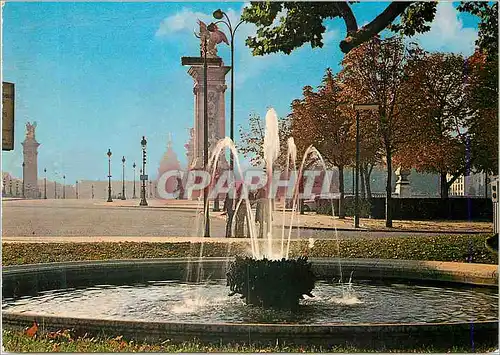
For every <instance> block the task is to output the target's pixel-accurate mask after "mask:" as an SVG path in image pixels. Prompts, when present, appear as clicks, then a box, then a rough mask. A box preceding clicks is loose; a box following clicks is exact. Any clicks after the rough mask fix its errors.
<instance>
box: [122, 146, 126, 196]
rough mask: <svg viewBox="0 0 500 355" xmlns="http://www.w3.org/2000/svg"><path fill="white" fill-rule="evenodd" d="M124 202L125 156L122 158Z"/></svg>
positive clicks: (123, 193)
mask: <svg viewBox="0 0 500 355" xmlns="http://www.w3.org/2000/svg"><path fill="white" fill-rule="evenodd" d="M122 200H126V198H125V156H123V158H122Z"/></svg>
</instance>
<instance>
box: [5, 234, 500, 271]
mask: <svg viewBox="0 0 500 355" xmlns="http://www.w3.org/2000/svg"><path fill="white" fill-rule="evenodd" d="M488 236H489V235H487V234H484V235H477V234H476V235H456V234H455V235H435V236H412V237H407V236H405V237H400V236H394V235H390V236H389V237H386V238H380V237H379V238H346V239H340V241H339V246H340V256H341V257H344V258H380V259H401V260H434V261H454V262H473V263H483V264H498V255H496V254H494V253H492V252H491V251H489V250H488V249H487V248H486V246H485V241H486V239H487V238H488ZM200 248H201V244H200V243H190V242H182V243H172V242H170V243H148V242H141V243H139V242H120V243H110V242H96V243H3V245H2V265H3V266H8V265H22V264H38V263H50V262H64V261H80V260H107V259H152V258H169V257H187V256H195V257H197V256H199V255H200ZM248 250H249V247H248V243H247V242H236V243H231V244H230V245H229V243H204V246H203V255H204V256H207V257H210V256H235V255H244V254H245V253H247V252H248ZM290 252H291V256H293V257H297V256H300V255H308V256H309V257H336V256H339V254H338V248H337V242H336V241H333V240H315V242H314V246H313V247H310V245H309V241H307V240H301V241H293V242H292V243H291V247H290Z"/></svg>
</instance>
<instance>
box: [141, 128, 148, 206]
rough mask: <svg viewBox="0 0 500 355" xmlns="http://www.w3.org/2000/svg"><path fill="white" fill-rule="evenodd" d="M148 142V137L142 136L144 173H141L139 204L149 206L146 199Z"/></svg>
mask: <svg viewBox="0 0 500 355" xmlns="http://www.w3.org/2000/svg"><path fill="white" fill-rule="evenodd" d="M147 144H148V142H147V141H146V137H144V136H142V140H141V147H142V173H141V180H142V191H141V202H140V203H139V206H147V205H148V201H147V200H146V180H147V178H148V176H147V175H146V147H147Z"/></svg>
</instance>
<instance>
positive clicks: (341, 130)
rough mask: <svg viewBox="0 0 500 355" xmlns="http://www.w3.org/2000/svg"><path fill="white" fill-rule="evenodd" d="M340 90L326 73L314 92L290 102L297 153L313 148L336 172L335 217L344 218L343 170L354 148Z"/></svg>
mask: <svg viewBox="0 0 500 355" xmlns="http://www.w3.org/2000/svg"><path fill="white" fill-rule="evenodd" d="M346 105H347V102H346V101H345V96H344V92H343V90H342V86H341V84H340V82H339V81H338V79H337V77H336V76H335V75H334V74H333V73H332V71H331V69H329V68H328V69H327V70H326V73H325V75H324V77H323V80H322V83H321V85H320V86H319V87H318V90H317V91H316V92H314V91H313V89H312V87H311V86H306V87H304V90H303V98H302V99H298V100H294V101H293V102H292V113H291V114H290V117H291V119H292V136H293V137H294V140H295V143H296V145H297V149H298V152H304V151H305V149H307V147H309V146H310V145H313V146H314V147H315V148H316V149H318V150H319V151H320V152H321V155H322V157H323V159H324V160H325V162H326V163H327V164H328V165H330V166H332V167H333V166H334V167H337V168H338V170H339V192H340V201H339V217H340V218H344V217H345V209H344V169H345V167H346V166H348V165H350V164H352V161H353V159H354V152H355V145H354V138H353V136H352V134H351V127H352V125H353V123H354V122H353V117H354V116H353V115H352V114H350V112H349V110H346Z"/></svg>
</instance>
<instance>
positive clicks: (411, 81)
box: [397, 49, 472, 198]
mask: <svg viewBox="0 0 500 355" xmlns="http://www.w3.org/2000/svg"><path fill="white" fill-rule="evenodd" d="M466 71H467V70H466V66H465V60H464V58H463V57H462V56H461V55H456V54H444V53H428V52H425V51H422V50H420V49H417V50H415V51H413V53H412V58H411V60H409V61H408V65H407V68H406V76H407V80H408V81H407V85H408V86H409V87H411V95H410V96H408V98H407V99H406V100H404V101H405V102H404V104H405V105H406V106H407V107H408V108H409V109H410V112H412V115H414V117H415V118H417V120H416V122H417V125H416V127H417V130H418V131H419V133H420V134H419V137H420V139H419V142H418V143H415V141H414V140H411V141H409V142H407V143H408V144H406V145H405V149H402V151H401V152H400V153H401V154H400V155H399V156H398V157H397V161H398V162H399V163H400V164H401V165H404V166H406V167H415V168H416V169H417V171H421V172H426V173H437V174H439V176H440V189H441V191H440V193H441V197H442V198H447V197H448V191H449V188H450V186H451V184H452V183H453V182H454V181H455V180H456V179H457V178H458V177H459V176H461V175H463V174H464V173H465V172H466V170H467V169H468V168H469V167H470V166H471V165H470V164H471V162H472V161H471V158H472V157H471V155H470V154H467V153H466V149H467V147H468V146H470V141H469V138H470V137H468V133H467V130H466V127H467V121H468V119H469V117H470V115H471V114H472V112H471V110H470V108H469V106H468V102H467V99H466V95H465V87H466V85H467V76H466ZM447 175H449V176H451V178H450V179H449V180H448V179H447Z"/></svg>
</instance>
